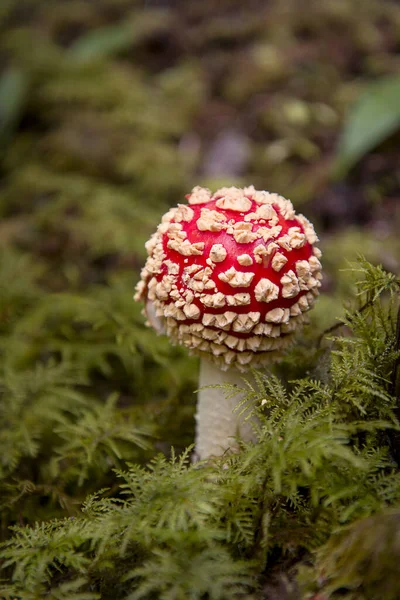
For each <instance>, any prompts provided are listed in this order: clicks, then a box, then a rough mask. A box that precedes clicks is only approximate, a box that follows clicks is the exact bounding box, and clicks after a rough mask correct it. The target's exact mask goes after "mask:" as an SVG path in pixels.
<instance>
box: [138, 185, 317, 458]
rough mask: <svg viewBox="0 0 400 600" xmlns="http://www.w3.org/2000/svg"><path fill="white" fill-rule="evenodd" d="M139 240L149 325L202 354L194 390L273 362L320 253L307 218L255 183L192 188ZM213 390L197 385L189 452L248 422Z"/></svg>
mask: <svg viewBox="0 0 400 600" xmlns="http://www.w3.org/2000/svg"><path fill="white" fill-rule="evenodd" d="M186 198H187V200H188V204H178V206H177V207H176V208H171V209H170V210H169V211H168V212H167V214H165V215H164V216H163V218H162V222H161V224H160V225H159V226H158V228H157V231H156V233H155V234H154V235H153V236H152V237H151V239H150V240H149V241H148V242H147V244H146V249H147V252H148V255H149V256H148V259H147V262H146V264H145V266H144V268H143V270H142V273H141V281H140V282H139V283H138V285H137V293H136V295H135V299H136V300H144V302H145V313H146V315H147V317H148V320H149V322H150V324H151V325H152V326H153V327H155V329H157V331H159V332H165V333H166V334H167V335H168V336H169V337H170V338H171V340H172V341H173V342H174V343H178V344H182V345H184V346H186V347H187V348H188V349H189V351H190V352H191V353H194V354H198V355H200V357H201V369H200V388H202V387H203V386H208V385H212V384H219V383H223V382H230V383H239V384H240V383H241V377H240V372H243V371H245V370H247V369H248V368H249V367H257V366H260V365H262V364H265V363H266V362H267V361H270V360H276V359H277V358H279V356H281V354H282V351H283V350H284V349H285V348H287V346H288V345H289V344H290V343H291V342H292V340H293V337H294V334H295V332H296V331H297V330H298V329H299V327H300V326H301V325H302V324H303V322H304V313H305V312H306V311H308V310H309V309H310V308H311V307H312V305H313V304H314V300H315V297H316V296H317V295H318V293H319V292H318V288H319V287H320V285H321V283H320V280H321V278H322V275H321V263H320V261H319V258H320V256H321V252H320V250H319V249H318V248H317V247H316V246H315V243H316V242H317V241H318V238H317V236H316V234H315V231H314V228H313V226H312V224H311V223H310V222H309V221H308V220H307V219H306V218H305V217H304V216H303V215H296V213H295V211H294V209H293V205H292V203H291V202H290V201H289V200H286V199H285V198H283V197H282V196H279V195H278V194H274V193H269V192H265V191H256V190H255V189H254V187H253V186H250V187H247V188H244V189H238V188H235V187H230V188H222V189H220V190H218V191H217V192H215V194H211V192H210V191H209V190H208V189H205V188H201V187H196V188H194V189H193V191H192V193H191V194H189V195H188V196H187V197H186ZM237 403H238V399H237V398H233V399H232V400H230V401H228V400H227V399H226V397H225V394H224V391H223V390H221V389H215V388H213V389H209V388H208V389H200V392H199V398H198V412H197V416H196V420H197V433H196V453H197V455H198V457H199V458H200V459H204V458H207V457H209V456H215V455H220V454H222V453H223V452H225V451H226V450H227V449H228V448H232V447H234V443H235V440H234V438H235V437H236V436H239V437H242V438H243V439H250V438H251V435H252V434H251V427H250V425H249V423H247V422H244V421H243V419H240V417H238V416H237V415H236V414H234V413H233V409H234V408H235V406H236V404H237Z"/></svg>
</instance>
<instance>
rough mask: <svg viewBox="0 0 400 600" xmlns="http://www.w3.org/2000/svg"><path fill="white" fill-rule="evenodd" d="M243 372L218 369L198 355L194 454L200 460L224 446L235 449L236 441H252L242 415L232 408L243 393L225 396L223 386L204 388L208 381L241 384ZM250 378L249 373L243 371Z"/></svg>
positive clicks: (241, 385) (223, 448) (252, 434)
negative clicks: (239, 439) (198, 374)
mask: <svg viewBox="0 0 400 600" xmlns="http://www.w3.org/2000/svg"><path fill="white" fill-rule="evenodd" d="M242 377H243V374H242V373H239V371H238V370H237V369H235V368H231V369H228V370H227V371H221V370H220V369H219V368H218V367H217V366H216V365H215V364H214V363H213V362H211V361H208V360H205V359H204V358H202V359H201V362H200V378H199V388H200V390H199V393H198V401H197V415H196V458H197V459H198V460H203V459H205V458H209V457H210V456H221V455H222V454H224V452H225V451H226V450H228V449H230V450H235V449H237V441H236V440H235V439H234V438H238V437H239V438H241V439H242V440H244V441H254V440H255V436H254V432H253V429H252V427H251V423H250V421H245V418H246V415H239V413H240V410H239V411H234V409H235V408H236V406H237V405H238V404H239V402H240V400H241V399H242V398H243V394H236V395H235V396H233V397H232V398H229V399H227V398H226V394H227V390H226V389H223V388H206V389H202V388H204V386H208V385H221V384H224V383H230V384H236V385H237V386H239V387H240V388H243V387H244V382H243V379H242ZM244 377H245V378H246V379H248V380H249V379H250V380H251V374H250V373H246V374H245V375H244Z"/></svg>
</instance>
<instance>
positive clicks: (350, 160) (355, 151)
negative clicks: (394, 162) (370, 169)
mask: <svg viewBox="0 0 400 600" xmlns="http://www.w3.org/2000/svg"><path fill="white" fill-rule="evenodd" d="M399 127H400V76H399V75H394V76H393V75H391V76H388V77H384V78H382V79H380V80H378V81H375V82H373V83H371V84H369V85H368V86H367V87H366V88H365V89H364V91H363V92H362V94H361V96H360V98H359V100H358V102H357V103H356V104H355V106H354V107H353V110H352V111H351V113H350V115H349V118H348V120H347V123H345V126H344V131H343V134H342V137H341V139H340V141H339V147H338V150H337V154H336V160H335V163H334V173H335V175H336V176H338V177H343V176H344V175H345V174H346V173H347V172H348V171H349V170H350V169H351V168H352V167H353V166H354V165H355V164H356V163H357V162H358V161H359V160H360V158H362V157H363V156H364V155H365V154H367V152H369V151H370V150H372V149H373V148H375V146H377V145H378V144H380V143H381V142H383V141H384V140H385V139H386V138H388V137H389V136H390V135H391V134H392V133H394V132H395V131H396V130H397V129H398V128H399Z"/></svg>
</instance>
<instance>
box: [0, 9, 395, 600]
mask: <svg viewBox="0 0 400 600" xmlns="http://www.w3.org/2000/svg"><path fill="white" fill-rule="evenodd" d="M245 4H246V7H245V8H244V5H243V3H242V2H239V1H236V0H224V1H222V2H218V3H216V2H214V1H213V0H210V1H208V0H205V1H204V2H202V3H200V4H199V3H198V2H196V1H195V0H188V1H187V2H185V3H184V6H183V5H180V4H179V3H177V2H173V1H172V0H171V1H170V2H162V1H157V2H156V1H154V2H147V3H143V2H136V1H135V0H117V1H116V0H99V1H98V2H96V3H93V2H85V1H84V0H70V1H69V2H63V1H60V2H53V3H50V4H49V3H48V2H45V1H44V0H22V1H21V0H3V2H2V3H1V6H0V65H1V69H2V74H1V75H0V117H1V119H0V121H1V127H0V152H1V164H0V170H1V176H2V177H1V182H0V219H1V220H0V514H1V520H0V542H1V546H0V566H1V570H0V598H4V599H6V600H39V599H41V598H44V597H46V598H49V599H54V600H67V599H68V600H69V599H75V600H93V599H94V598H99V599H100V598H101V599H102V600H103V599H104V600H115V599H118V600H123V599H133V600H134V599H142V598H143V599H144V600H147V599H150V598H152V599H153V598H154V599H157V598H159V599H160V600H181V599H182V600H183V599H185V600H186V599H187V598H191V599H192V600H197V599H198V600H200V599H201V600H203V599H205V598H207V599H209V600H224V599H226V600H228V599H229V600H231V599H233V598H238V599H239V598H245V599H247V600H277V599H278V600H300V599H307V598H308V599H311V598H314V599H315V600H316V599H318V600H328V599H329V600H339V599H346V600H375V599H379V600H396V598H398V597H399V596H400V590H399V587H398V586H399V584H398V577H397V564H398V561H399V558H400V548H399V542H398V539H399V531H400V529H399V504H398V498H399V492H400V470H399V465H400V433H399V431H398V429H399V410H400V409H399V397H400V389H399V385H400V384H399V378H400V375H399V366H398V365H399V361H400V348H399V339H400V334H399V318H398V311H399V286H400V280H399V278H398V275H396V273H399V272H400V269H399V262H400V252H399V249H400V248H399V240H398V233H397V232H398V227H399V214H398V211H397V212H396V208H395V206H396V205H395V202H396V199H397V198H398V194H399V180H398V175H397V174H396V171H395V169H394V166H395V165H396V164H398V161H399V151H398V145H397V146H396V143H395V142H396V137H397V136H398V133H396V127H397V125H398V119H397V117H396V114H395V112H392V114H391V115H389V117H388V118H387V119H385V118H383V117H382V118H381V119H380V123H381V125H379V119H378V118H377V121H376V123H377V126H376V129H375V130H374V132H373V135H372V134H371V135H370V136H369V137H368V136H365V137H364V139H358V141H357V140H356V141H354V139H352V136H354V135H357V136H360V135H362V132H363V131H365V127H364V126H363V125H362V123H363V118H364V117H363V115H365V114H367V115H369V114H370V113H369V111H370V110H371V102H372V100H371V99H370V100H369V101H368V99H366V96H365V94H364V96H361V106H362V107H363V108H362V112H361V116H360V113H359V115H358V117H357V116H354V112H350V108H351V107H352V106H353V102H354V100H355V99H356V98H357V97H358V96H359V93H360V92H361V91H362V90H365V89H367V90H368V89H369V88H368V86H369V85H372V84H370V83H369V82H370V81H371V80H377V81H374V82H373V85H374V86H377V85H378V84H379V81H381V80H382V81H383V82H384V86H387V85H388V82H390V81H393V82H395V84H396V85H398V83H396V77H395V73H396V71H397V69H398V57H397V56H396V48H397V49H398V39H399V31H400V10H399V7H398V4H396V3H395V2H390V1H383V2H382V1H381V0H363V1H362V2H355V1H354V0H340V1H337V0H335V2H322V3H319V4H318V6H316V4H315V3H314V2H312V1H311V0H309V1H308V0H307V2H306V3H305V5H306V8H307V10H304V11H299V10H298V3H297V1H296V2H294V1H291V0H284V2H282V1H280V2H275V1H272V2H268V3H261V4H262V6H260V2H257V1H256V0H252V1H250V2H248V3H245ZM264 4H265V6H264ZM267 5H268V6H267ZM397 81H398V79H397ZM373 89H375V90H377V89H378V88H376V87H374V88H373ZM382 89H383V88H380V91H378V93H377V95H378V97H379V98H380V99H382V94H383V92H382ZM390 93H391V94H392V93H393V92H392V91H391V92H390ZM355 106H357V105H355ZM379 106H380V110H382V111H384V110H386V108H385V107H386V105H385V101H380V104H379ZM391 106H392V107H393V109H397V105H396V103H393V102H392V101H391ZM354 110H355V108H354V109H353V111H354ZM376 110H378V109H375V108H374V111H375V112H376ZM347 115H353V117H351V116H350V121H346V118H347ZM351 119H353V120H351ZM346 123H348V125H346ZM360 123H361V125H360ZM343 132H344V133H343ZM360 132H361V133H360ZM339 139H342V144H341V145H340V144H339V155H336V154H335V152H336V151H335V149H336V147H337V144H338V140H339ZM346 152H347V155H346ZM346 156H347V158H346ZM346 160H347V163H346ZM338 164H340V173H338V172H337V171H336V168H337V165H338ZM345 173H346V175H345ZM339 176H340V177H341V179H338V177H339ZM234 183H247V184H250V183H253V184H254V185H255V186H256V187H258V188H260V189H263V188H265V189H270V190H277V191H279V192H281V193H283V194H284V195H286V196H288V197H290V198H291V199H292V200H293V201H294V203H295V205H296V208H299V206H300V207H301V210H302V211H304V213H305V214H306V215H307V216H308V217H309V218H310V219H311V220H313V221H314V223H315V225H316V229H317V231H318V233H319V235H320V237H321V247H322V250H323V265H324V276H325V278H324V289H323V295H322V296H321V298H320V300H319V302H318V304H317V306H316V308H315V309H314V310H313V313H312V314H311V315H310V323H311V324H310V326H309V327H307V328H306V329H305V331H304V334H303V335H302V336H300V337H299V340H298V344H297V345H296V346H295V347H294V348H293V349H292V350H291V351H290V352H289V353H288V354H287V355H286V357H285V359H284V360H283V361H282V362H281V363H280V364H278V365H274V366H269V367H268V366H267V367H266V368H265V369H264V370H261V371H259V372H257V373H256V374H255V376H256V381H257V386H256V387H255V388H252V387H251V386H249V384H248V383H246V381H245V380H244V382H243V386H244V388H245V389H246V390H247V397H246V399H245V401H244V403H243V405H242V406H241V407H240V408H239V410H245V411H246V412H247V413H248V414H249V415H250V414H252V413H255V414H256V415H257V416H258V423H259V425H258V426H257V437H258V443H257V444H254V445H248V446H246V445H244V446H243V447H242V449H241V451H240V452H239V453H238V454H235V455H233V456H226V457H223V459H222V460H220V461H214V462H212V463H205V464H201V465H192V464H191V463H190V453H191V444H192V442H193V439H194V418H193V417H194V410H195V393H194V392H195V389H196V385H197V384H196V380H197V361H196V360H195V359H193V358H191V357H188V356H187V355H186V353H185V352H184V351H183V350H182V349H181V348H178V347H172V346H171V345H170V344H169V343H168V340H166V339H165V338H164V337H162V336H158V337H157V336H156V335H155V333H154V332H153V331H152V330H150V329H147V328H146V327H145V326H144V323H143V316H142V315H141V307H140V306H138V305H137V304H135V303H134V302H133V300H132V296H133V291H134V285H135V283H136V281H137V279H138V274H139V269H140V268H141V266H142V264H143V261H144V256H145V252H144V242H145V241H146V240H147V239H148V237H149V236H150V234H151V233H152V231H153V230H154V227H155V225H156V224H157V222H158V221H159V218H160V215H161V214H163V212H165V210H166V209H167V208H168V207H169V206H171V205H174V204H176V202H179V201H181V199H182V198H183V197H184V194H185V193H187V192H188V191H189V190H190V189H191V187H192V186H193V185H196V184H201V185H210V186H211V187H213V188H215V187H216V186H217V185H224V184H227V185H232V184H234ZM360 254H364V255H365V256H366V259H364V258H361V257H360V258H359V259H358V261H357V262H356V263H352V264H351V266H349V264H348V262H347V261H348V260H350V261H354V260H355V259H356V256H357V255H360ZM376 265H381V266H376ZM236 392H237V390H234V389H229V388H228V387H227V389H226V393H227V394H234V393H236Z"/></svg>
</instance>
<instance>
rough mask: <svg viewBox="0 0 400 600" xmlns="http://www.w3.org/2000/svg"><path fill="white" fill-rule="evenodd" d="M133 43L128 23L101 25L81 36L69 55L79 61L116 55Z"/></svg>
mask: <svg viewBox="0 0 400 600" xmlns="http://www.w3.org/2000/svg"><path fill="white" fill-rule="evenodd" d="M131 44H132V30H131V28H130V27H127V26H126V25H114V26H108V27H101V28H99V29H95V30H94V31H90V32H89V33H87V34H85V35H83V36H81V37H80V38H79V39H78V40H77V41H76V42H75V43H74V44H73V45H72V46H71V48H70V49H69V51H68V56H69V58H71V59H72V60H73V61H76V62H78V63H83V62H89V61H92V60H97V59H100V58H101V59H102V58H107V57H108V56H114V55H115V54H118V53H119V52H121V51H122V50H125V49H126V48H129V46H130V45H131Z"/></svg>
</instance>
